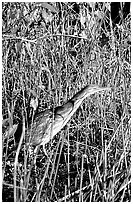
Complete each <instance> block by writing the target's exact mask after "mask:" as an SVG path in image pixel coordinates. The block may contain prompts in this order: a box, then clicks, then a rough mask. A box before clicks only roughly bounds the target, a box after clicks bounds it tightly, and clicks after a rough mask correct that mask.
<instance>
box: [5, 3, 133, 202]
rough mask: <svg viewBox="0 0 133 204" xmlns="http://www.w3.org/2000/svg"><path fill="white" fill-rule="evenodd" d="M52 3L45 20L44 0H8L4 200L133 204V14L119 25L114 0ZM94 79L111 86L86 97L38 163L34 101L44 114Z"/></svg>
mask: <svg viewBox="0 0 133 204" xmlns="http://www.w3.org/2000/svg"><path fill="white" fill-rule="evenodd" d="M54 6H55V8H56V9H58V10H59V8H60V12H58V13H54V14H52V12H50V11H49V12H48V13H47V12H46V14H47V20H46V14H45V12H44V11H45V7H44V8H43V9H42V7H38V4H35V3H22V2H21V3H3V58H2V59H3V75H2V77H3V78H2V83H3V90H2V105H3V107H2V111H3V157H2V159H3V201H21V202H24V201H36V202H44V201H47V202H48V201H72V202H73V201H75V202H76V201H77V202H82V201H84V202H92V201H95V202H103V201H106V202H112V201H118V202H120V201H130V200H131V178H130V177H131V176H130V175H131V171H130V165H131V161H130V154H131V144H130V142H131V124H130V123H131V90H130V89H131V85H130V84H131V69H130V63H131V62H130V60H131V51H130V42H131V39H130V33H131V28H130V15H128V16H127V18H126V19H123V21H122V24H121V25H119V26H116V27H114V25H113V23H112V20H111V16H110V13H109V12H108V9H109V8H110V4H107V3H103V4H101V3H97V7H96V5H95V3H94V4H93V5H91V4H89V3H80V13H77V12H76V11H75V4H74V3H54ZM53 8H54V7H53ZM90 8H91V12H90ZM20 11H21V12H20ZM36 11H37V12H36ZM46 11H47V10H46ZM20 13H22V16H21V15H20ZM41 13H42V14H43V16H45V18H44V20H45V21H44V20H43V19H41V18H40V17H39V16H40V14H41ZM39 21H40V22H41V23H40V24H39V23H38V22H39ZM103 25H104V26H103ZM108 27H109V28H110V29H109V28H108ZM7 28H8V29H7ZM101 36H102V37H101ZM87 84H98V85H103V86H108V85H110V86H111V87H112V90H111V91H110V92H108V93H98V94H95V95H92V97H90V98H87V99H86V100H85V101H84V102H83V104H82V105H81V106H80V108H79V109H78V110H77V112H76V113H75V114H74V116H73V117H72V119H71V120H70V122H68V124H67V125H66V126H65V127H64V128H63V129H62V130H61V131H60V132H59V133H58V134H57V135H56V136H55V137H54V139H53V140H52V141H51V142H50V143H49V144H48V145H46V151H47V154H48V156H46V155H45V154H44V151H43V148H42V147H40V149H38V154H37V155H36V162H35V163H34V158H33V157H34V156H33V157H32V156H31V154H30V153H29V151H27V149H26V147H25V144H24V142H23V141H24V138H25V131H26V129H27V127H28V120H29V117H30V116H31V117H32V114H31V107H30V105H29V104H30V99H31V98H33V99H37V100H39V106H38V109H37V112H40V111H42V110H44V109H47V108H51V107H56V106H59V105H62V104H63V103H65V102H66V101H67V100H68V99H70V98H71V97H72V96H73V95H74V94H75V93H77V92H78V91H79V90H80V89H81V88H83V87H84V86H85V85H87ZM18 123H19V124H20V123H22V127H21V128H22V130H20V127H19V125H18V126H17V125H16V124H18ZM17 127H19V130H20V132H19V131H16V129H17ZM16 141H17V145H16Z"/></svg>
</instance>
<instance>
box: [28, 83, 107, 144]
mask: <svg viewBox="0 0 133 204" xmlns="http://www.w3.org/2000/svg"><path fill="white" fill-rule="evenodd" d="M104 90H110V88H103V87H99V86H86V87H85V88H83V89H81V91H79V92H78V93H77V94H75V95H74V96H73V97H72V98H71V99H70V100H69V101H68V102H66V103H65V104H64V105H62V106H58V107H56V108H55V109H54V110H52V109H48V110H46V111H44V112H41V113H39V114H37V116H35V118H34V121H33V123H32V124H31V126H30V127H29V129H28V131H27V134H26V142H27V143H28V144H31V145H32V146H38V145H45V144H46V143H48V142H49V141H50V140H51V139H53V137H54V136H55V135H56V134H57V133H58V132H59V131H60V130H61V129H62V128H63V127H64V126H65V125H66V123H67V122H68V121H69V120H70V118H71V117H72V115H73V114H74V113H75V112H76V110H77V109H78V107H79V106H80V105H81V103H82V101H83V100H84V99H85V98H86V97H88V96H90V95H91V94H94V93H97V92H99V91H104Z"/></svg>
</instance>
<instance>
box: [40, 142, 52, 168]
mask: <svg viewBox="0 0 133 204" xmlns="http://www.w3.org/2000/svg"><path fill="white" fill-rule="evenodd" d="M42 146H43V151H44V154H45V155H46V157H47V158H48V160H49V161H50V162H51V164H52V161H51V159H50V158H49V156H48V154H47V151H46V148H45V144H43V145H42Z"/></svg>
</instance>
